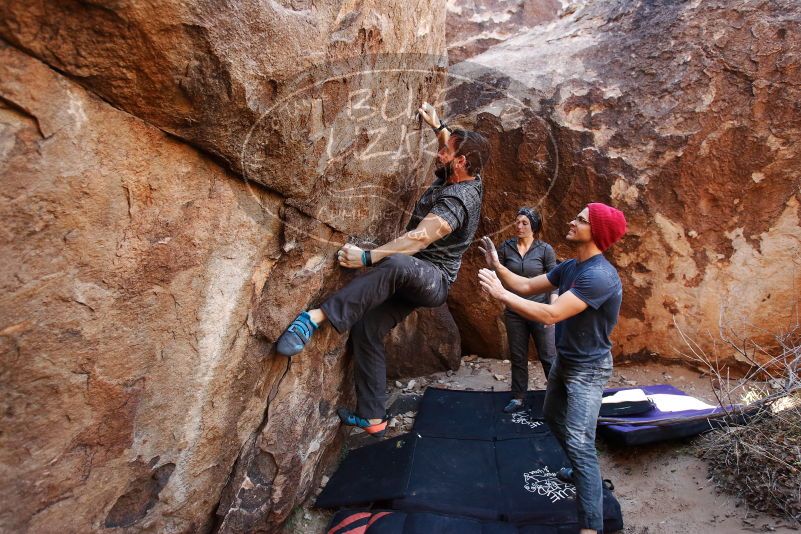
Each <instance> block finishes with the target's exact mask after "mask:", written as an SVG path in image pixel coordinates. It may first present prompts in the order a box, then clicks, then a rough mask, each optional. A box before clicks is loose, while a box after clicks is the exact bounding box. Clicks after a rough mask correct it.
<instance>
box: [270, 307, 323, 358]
mask: <svg viewBox="0 0 801 534" xmlns="http://www.w3.org/2000/svg"><path fill="white" fill-rule="evenodd" d="M315 330H317V324H315V322H314V321H312V320H311V316H310V315H309V314H308V312H300V315H298V316H297V317H296V318H295V320H294V321H292V324H291V325H289V327H288V328H287V329H286V330H284V333H283V334H281V337H279V338H278V341H277V342H276V344H275V350H276V351H278V354H281V355H283V356H294V355H295V354H297V353H298V352H300V351H302V350H303V348H304V347H305V346H306V344H307V343H308V342H309V340H310V339H311V337H312V334H313V333H314V331H315Z"/></svg>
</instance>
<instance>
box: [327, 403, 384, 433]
mask: <svg viewBox="0 0 801 534" xmlns="http://www.w3.org/2000/svg"><path fill="white" fill-rule="evenodd" d="M337 415H338V416H339V419H340V420H341V421H342V422H343V423H344V424H346V425H348V426H357V427H359V428H361V429H363V430H364V431H365V432H367V433H368V434H370V435H371V436H375V437H377V438H383V437H384V434H385V433H386V431H387V422H388V420H387V418H386V417H385V418H384V419H382V420H381V422H380V423H375V424H373V423H371V422H370V421H368V420H367V419H365V418H364V417H359V416H358V415H356V414H355V413H353V412H351V411H350V410H348V409H347V408H339V409H337Z"/></svg>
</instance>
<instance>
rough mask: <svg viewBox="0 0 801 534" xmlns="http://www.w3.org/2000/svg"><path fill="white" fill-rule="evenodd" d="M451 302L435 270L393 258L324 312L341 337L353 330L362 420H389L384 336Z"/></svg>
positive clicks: (332, 299) (351, 286)
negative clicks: (423, 310) (418, 312)
mask: <svg viewBox="0 0 801 534" xmlns="http://www.w3.org/2000/svg"><path fill="white" fill-rule="evenodd" d="M447 297H448V279H447V278H446V277H445V274H444V273H443V272H442V271H440V270H439V269H438V268H437V267H435V266H434V265H433V264H431V263H429V262H427V261H424V260H420V259H417V258H414V257H412V256H407V255H405V254H393V255H392V256H389V257H388V258H387V259H385V260H383V261H382V262H381V263H379V264H377V265H375V266H373V267H370V268H368V269H367V271H366V272H365V273H364V274H362V275H361V276H359V277H357V278H356V279H354V280H353V281H352V282H351V283H350V284H348V285H347V286H345V287H344V288H342V289H340V290H339V291H337V292H336V293H334V294H333V295H332V296H331V297H329V298H328V300H326V301H325V302H324V303H323V304H322V305H321V306H320V308H321V309H322V310H323V312H324V313H325V315H326V317H328V321H329V322H330V323H331V325H332V326H333V327H334V328H335V329H336V330H337V331H338V332H339V333H342V334H344V333H345V332H347V331H348V330H350V341H351V346H352V349H353V358H354V365H355V369H354V373H355V382H356V402H357V404H356V414H357V415H359V416H361V417H364V418H366V419H378V418H383V417H384V415H385V414H386V410H387V406H386V402H387V391H386V390H387V367H386V354H385V352H384V336H386V335H387V333H388V332H389V331H390V330H392V329H393V328H394V327H395V325H397V324H398V323H399V322H401V321H402V320H403V319H404V318H405V317H406V316H407V315H409V314H410V313H412V311H414V309H415V308H418V307H421V306H425V307H430V308H433V307H436V306H440V305H442V304H444V303H445V300H446V299H447Z"/></svg>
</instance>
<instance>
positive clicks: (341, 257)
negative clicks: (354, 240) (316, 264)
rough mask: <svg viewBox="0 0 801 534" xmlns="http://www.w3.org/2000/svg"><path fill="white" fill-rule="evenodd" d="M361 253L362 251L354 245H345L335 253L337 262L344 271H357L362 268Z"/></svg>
mask: <svg viewBox="0 0 801 534" xmlns="http://www.w3.org/2000/svg"><path fill="white" fill-rule="evenodd" d="M362 252H363V250H362V249H360V248H359V247H357V246H356V245H351V244H350V243H346V244H345V245H342V248H341V249H339V251H337V261H338V262H339V265H340V266H341V267H345V268H346V269H358V268H359V267H363V266H364V264H363V263H362Z"/></svg>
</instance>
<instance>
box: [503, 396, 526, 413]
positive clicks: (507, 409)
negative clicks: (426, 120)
mask: <svg viewBox="0 0 801 534" xmlns="http://www.w3.org/2000/svg"><path fill="white" fill-rule="evenodd" d="M525 407H526V406H525V404H523V401H522V400H521V399H512V400H510V401H509V404H507V405H506V406H504V408H503V411H504V413H515V412H519V411H520V410H522V409H523V408H525Z"/></svg>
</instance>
